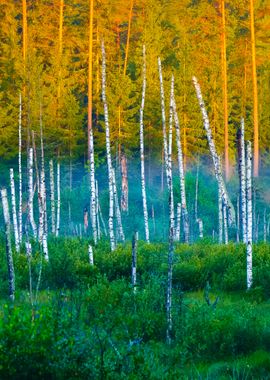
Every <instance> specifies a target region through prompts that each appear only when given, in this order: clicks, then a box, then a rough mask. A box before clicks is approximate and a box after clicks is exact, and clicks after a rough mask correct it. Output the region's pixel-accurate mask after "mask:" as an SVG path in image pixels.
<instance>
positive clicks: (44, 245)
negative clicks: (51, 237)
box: [42, 231, 49, 261]
mask: <svg viewBox="0 0 270 380" xmlns="http://www.w3.org/2000/svg"><path fill="white" fill-rule="evenodd" d="M42 248H43V253H44V257H45V260H46V261H49V251H48V241H47V234H46V231H44V234H43V236H42Z"/></svg>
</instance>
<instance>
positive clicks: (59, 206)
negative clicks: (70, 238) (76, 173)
mask: <svg viewBox="0 0 270 380" xmlns="http://www.w3.org/2000/svg"><path fill="white" fill-rule="evenodd" d="M60 208H61V188H60V163H59V162H57V215H56V236H59V231H60Z"/></svg>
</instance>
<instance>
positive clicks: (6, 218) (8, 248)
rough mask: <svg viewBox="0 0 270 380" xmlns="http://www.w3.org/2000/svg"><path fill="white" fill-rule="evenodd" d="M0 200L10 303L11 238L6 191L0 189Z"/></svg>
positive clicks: (12, 288) (12, 277)
mask: <svg viewBox="0 0 270 380" xmlns="http://www.w3.org/2000/svg"><path fill="white" fill-rule="evenodd" d="M1 198H2V204H3V214H4V221H5V231H6V255H7V267H8V284H9V297H10V299H11V300H12V301H14V299H15V272H14V266H13V257H12V247H11V236H10V216H9V207H8V198H7V190H6V189H1Z"/></svg>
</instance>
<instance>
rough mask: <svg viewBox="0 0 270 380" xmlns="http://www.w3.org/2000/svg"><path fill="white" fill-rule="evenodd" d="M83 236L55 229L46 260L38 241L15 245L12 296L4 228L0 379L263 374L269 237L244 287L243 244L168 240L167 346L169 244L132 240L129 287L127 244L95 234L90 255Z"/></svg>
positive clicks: (269, 316)
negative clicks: (169, 338) (134, 251)
mask: <svg viewBox="0 0 270 380" xmlns="http://www.w3.org/2000/svg"><path fill="white" fill-rule="evenodd" d="M88 243H89V241H88V240H87V239H79V238H59V239H53V238H51V239H49V252H50V260H49V262H48V263H47V262H45V261H44V260H41V257H42V256H41V254H40V252H39V248H38V245H36V246H35V245H34V244H33V256H32V259H31V261H30V262H28V261H27V259H26V255H25V253H24V252H22V254H20V255H14V262H15V273H16V289H17V290H16V299H15V302H14V304H12V303H10V301H9V300H8V297H7V289H8V283H7V271H6V262H5V253H4V240H3V238H1V243H0V276H1V285H0V295H1V300H0V378H1V379H37V378H39V379H144V378H149V379H268V378H270V302H269V300H270V245H269V244H259V245H256V246H255V247H254V260H253V264H254V267H253V274H254V285H253V287H252V289H251V290H250V291H249V292H246V290H245V287H246V276H245V272H246V270H245V267H246V260H245V247H244V246H243V245H241V244H240V245H235V244H231V245H228V246H219V245H214V244H212V243H211V242H210V241H207V240H204V241H202V242H200V243H198V244H194V245H191V246H186V245H184V244H177V245H176V247H175V262H174V272H173V342H172V345H171V346H168V345H166V343H165V337H166V311H165V299H166V285H167V250H168V247H167V245H166V244H164V243H155V244H150V245H147V244H146V243H144V242H139V245H138V268H137V269H138V286H137V288H136V292H134V289H133V288H132V286H131V279H130V277H131V245H130V244H129V243H126V244H124V245H119V246H118V248H117V250H116V251H115V252H113V253H110V251H109V244H108V242H100V243H99V245H98V246H97V247H96V248H95V249H94V264H95V265H94V266H90V265H89V262H88V253H87V246H88ZM29 268H30V270H29ZM29 273H31V279H32V292H30V290H29V289H30V288H29ZM39 278H40V281H39ZM37 287H38V291H37ZM217 297H218V298H217Z"/></svg>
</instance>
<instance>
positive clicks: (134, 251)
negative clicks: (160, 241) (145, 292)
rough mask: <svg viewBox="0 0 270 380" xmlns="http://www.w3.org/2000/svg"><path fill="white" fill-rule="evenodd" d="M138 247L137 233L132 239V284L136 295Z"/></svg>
mask: <svg viewBox="0 0 270 380" xmlns="http://www.w3.org/2000/svg"><path fill="white" fill-rule="evenodd" d="M137 245H138V234H137V232H135V233H134V234H133V237H132V266H131V284H132V287H133V292H134V293H136V285H137Z"/></svg>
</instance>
